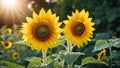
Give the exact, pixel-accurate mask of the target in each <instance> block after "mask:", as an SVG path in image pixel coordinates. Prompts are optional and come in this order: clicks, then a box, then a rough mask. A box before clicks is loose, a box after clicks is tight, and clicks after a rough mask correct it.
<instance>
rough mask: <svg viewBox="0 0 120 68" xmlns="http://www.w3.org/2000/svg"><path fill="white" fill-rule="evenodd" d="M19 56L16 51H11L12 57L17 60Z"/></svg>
mask: <svg viewBox="0 0 120 68" xmlns="http://www.w3.org/2000/svg"><path fill="white" fill-rule="evenodd" d="M18 58H19V55H18V52H13V53H12V59H13V60H17V59H18Z"/></svg>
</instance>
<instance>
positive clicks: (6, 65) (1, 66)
mask: <svg viewBox="0 0 120 68" xmlns="http://www.w3.org/2000/svg"><path fill="white" fill-rule="evenodd" d="M0 68H25V67H24V66H21V65H18V64H15V63H11V62H8V61H4V60H2V61H0Z"/></svg>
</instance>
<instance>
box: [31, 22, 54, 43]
mask: <svg viewBox="0 0 120 68" xmlns="http://www.w3.org/2000/svg"><path fill="white" fill-rule="evenodd" d="M51 32H52V30H51V27H50V25H49V22H48V21H45V20H41V21H40V22H38V23H36V24H34V26H33V27H32V33H33V36H34V38H35V39H37V40H39V41H46V40H48V39H49V38H50V36H51Z"/></svg>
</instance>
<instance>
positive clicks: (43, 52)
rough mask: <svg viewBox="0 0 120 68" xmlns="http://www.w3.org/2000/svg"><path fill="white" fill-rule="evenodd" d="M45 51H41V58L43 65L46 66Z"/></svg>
mask: <svg viewBox="0 0 120 68" xmlns="http://www.w3.org/2000/svg"><path fill="white" fill-rule="evenodd" d="M46 52H47V51H46V50H42V57H43V65H45V64H46V62H47V61H46Z"/></svg>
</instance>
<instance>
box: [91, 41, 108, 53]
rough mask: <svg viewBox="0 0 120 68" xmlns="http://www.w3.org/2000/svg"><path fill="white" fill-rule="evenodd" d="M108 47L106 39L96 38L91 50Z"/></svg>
mask: <svg viewBox="0 0 120 68" xmlns="http://www.w3.org/2000/svg"><path fill="white" fill-rule="evenodd" d="M108 47H109V44H108V42H107V41H106V40H97V41H96V44H95V47H94V50H93V51H99V50H101V49H105V48H108Z"/></svg>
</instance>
